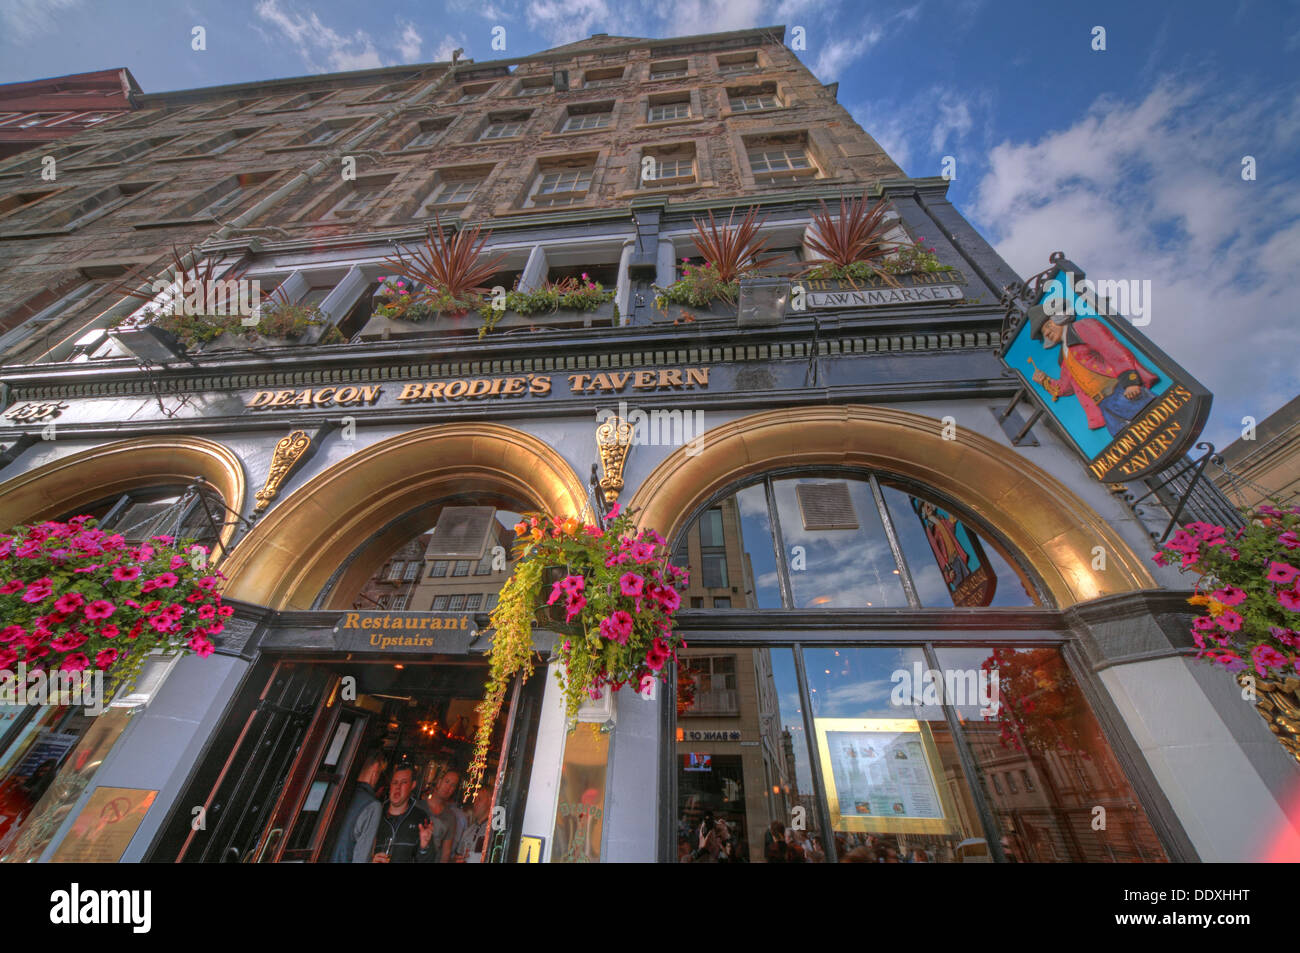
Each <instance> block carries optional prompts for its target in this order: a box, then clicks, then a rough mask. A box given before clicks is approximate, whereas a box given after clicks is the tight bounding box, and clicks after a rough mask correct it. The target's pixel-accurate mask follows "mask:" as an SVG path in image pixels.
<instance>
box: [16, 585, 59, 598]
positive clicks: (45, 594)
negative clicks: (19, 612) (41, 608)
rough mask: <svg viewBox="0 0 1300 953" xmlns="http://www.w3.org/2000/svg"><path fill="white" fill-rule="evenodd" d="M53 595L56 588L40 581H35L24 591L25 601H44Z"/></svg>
mask: <svg viewBox="0 0 1300 953" xmlns="http://www.w3.org/2000/svg"><path fill="white" fill-rule="evenodd" d="M52 595H54V590H53V589H51V588H50V586H49V585H48V584H46V585H41V584H40V583H39V582H34V583H32V584H31V585H30V586H28V587H27V591H26V592H24V593H23V602H44V601H45V600H46V599H48V598H49V597H50V596H52Z"/></svg>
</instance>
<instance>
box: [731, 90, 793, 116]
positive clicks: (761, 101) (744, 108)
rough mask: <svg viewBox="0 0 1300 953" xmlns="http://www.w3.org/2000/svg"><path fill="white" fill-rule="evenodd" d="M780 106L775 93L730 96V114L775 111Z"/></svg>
mask: <svg viewBox="0 0 1300 953" xmlns="http://www.w3.org/2000/svg"><path fill="white" fill-rule="evenodd" d="M780 105H781V101H780V100H779V99H777V98H776V93H769V92H761V93H754V94H752V95H738V94H735V93H733V94H732V95H731V111H732V112H738V113H740V112H753V111H755V110H757V109H776V108H777V107H778V106H780Z"/></svg>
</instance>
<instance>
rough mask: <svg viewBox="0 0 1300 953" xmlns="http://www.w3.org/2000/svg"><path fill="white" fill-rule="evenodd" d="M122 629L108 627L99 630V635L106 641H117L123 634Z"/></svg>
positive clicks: (112, 626) (113, 626)
mask: <svg viewBox="0 0 1300 953" xmlns="http://www.w3.org/2000/svg"><path fill="white" fill-rule="evenodd" d="M121 631H122V630H121V629H119V628H118V627H117V626H115V625H106V626H104V627H103V628H102V629H100V630H99V634H100V635H101V636H103V637H104V638H106V639H115V638H117V637H118V635H120V634H121Z"/></svg>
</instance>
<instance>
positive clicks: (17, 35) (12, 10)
mask: <svg viewBox="0 0 1300 953" xmlns="http://www.w3.org/2000/svg"><path fill="white" fill-rule="evenodd" d="M79 6H81V0H0V23H3V24H4V27H5V28H4V31H3V32H4V34H5V35H6V36H7V37H8V38H9V39H11V40H17V41H22V42H25V41H27V40H33V39H35V38H36V37H38V36H42V35H43V34H46V33H53V32H54V31H55V30H57V29H58V28H59V16H58V15H59V14H61V13H63V12H65V11H69V10H74V9H76V8H77V7H79Z"/></svg>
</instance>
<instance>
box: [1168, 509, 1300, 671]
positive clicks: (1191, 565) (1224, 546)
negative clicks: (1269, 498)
mask: <svg viewBox="0 0 1300 953" xmlns="http://www.w3.org/2000/svg"><path fill="white" fill-rule="evenodd" d="M1247 515H1248V516H1249V518H1250V522H1249V523H1248V524H1247V525H1246V526H1245V527H1243V528H1242V529H1239V530H1237V531H1236V532H1234V533H1233V534H1232V536H1231V537H1230V536H1229V535H1228V533H1227V530H1226V529H1225V528H1224V527H1222V526H1216V525H1214V524H1212V523H1204V522H1199V521H1197V522H1192V523H1188V524H1187V525H1186V526H1184V527H1183V528H1182V529H1180V530H1178V531H1177V532H1176V533H1174V535H1173V536H1172V537H1171V538H1170V539H1169V541H1168V542H1166V543H1165V544H1164V549H1163V551H1162V552H1159V553H1157V554H1156V555H1155V556H1154V557H1153V558H1154V560H1155V561H1156V562H1157V563H1159V564H1160V565H1162V566H1168V565H1170V564H1171V563H1173V562H1175V561H1177V563H1178V568H1179V569H1181V570H1184V571H1186V570H1192V571H1195V572H1199V573H1201V580H1200V582H1199V583H1198V584H1197V586H1196V593H1195V595H1193V596H1192V597H1191V598H1190V599H1188V602H1190V603H1192V605H1196V606H1202V607H1204V610H1205V615H1203V616H1200V617H1199V618H1197V619H1196V621H1195V622H1193V623H1192V639H1193V640H1194V641H1195V642H1196V647H1197V649H1198V653H1197V658H1204V659H1209V660H1210V661H1211V662H1215V663H1218V664H1220V665H1222V666H1224V667H1225V668H1227V669H1228V670H1229V671H1233V672H1236V671H1243V670H1246V669H1254V671H1255V672H1256V673H1257V674H1258V675H1259V676H1260V677H1261V678H1267V677H1286V676H1295V675H1296V674H1297V673H1300V506H1293V507H1291V509H1289V510H1285V511H1283V510H1280V509H1278V508H1277V507H1275V506H1270V505H1264V506H1260V507H1259V508H1258V509H1256V510H1255V511H1254V512H1252V513H1249V514H1247Z"/></svg>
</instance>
